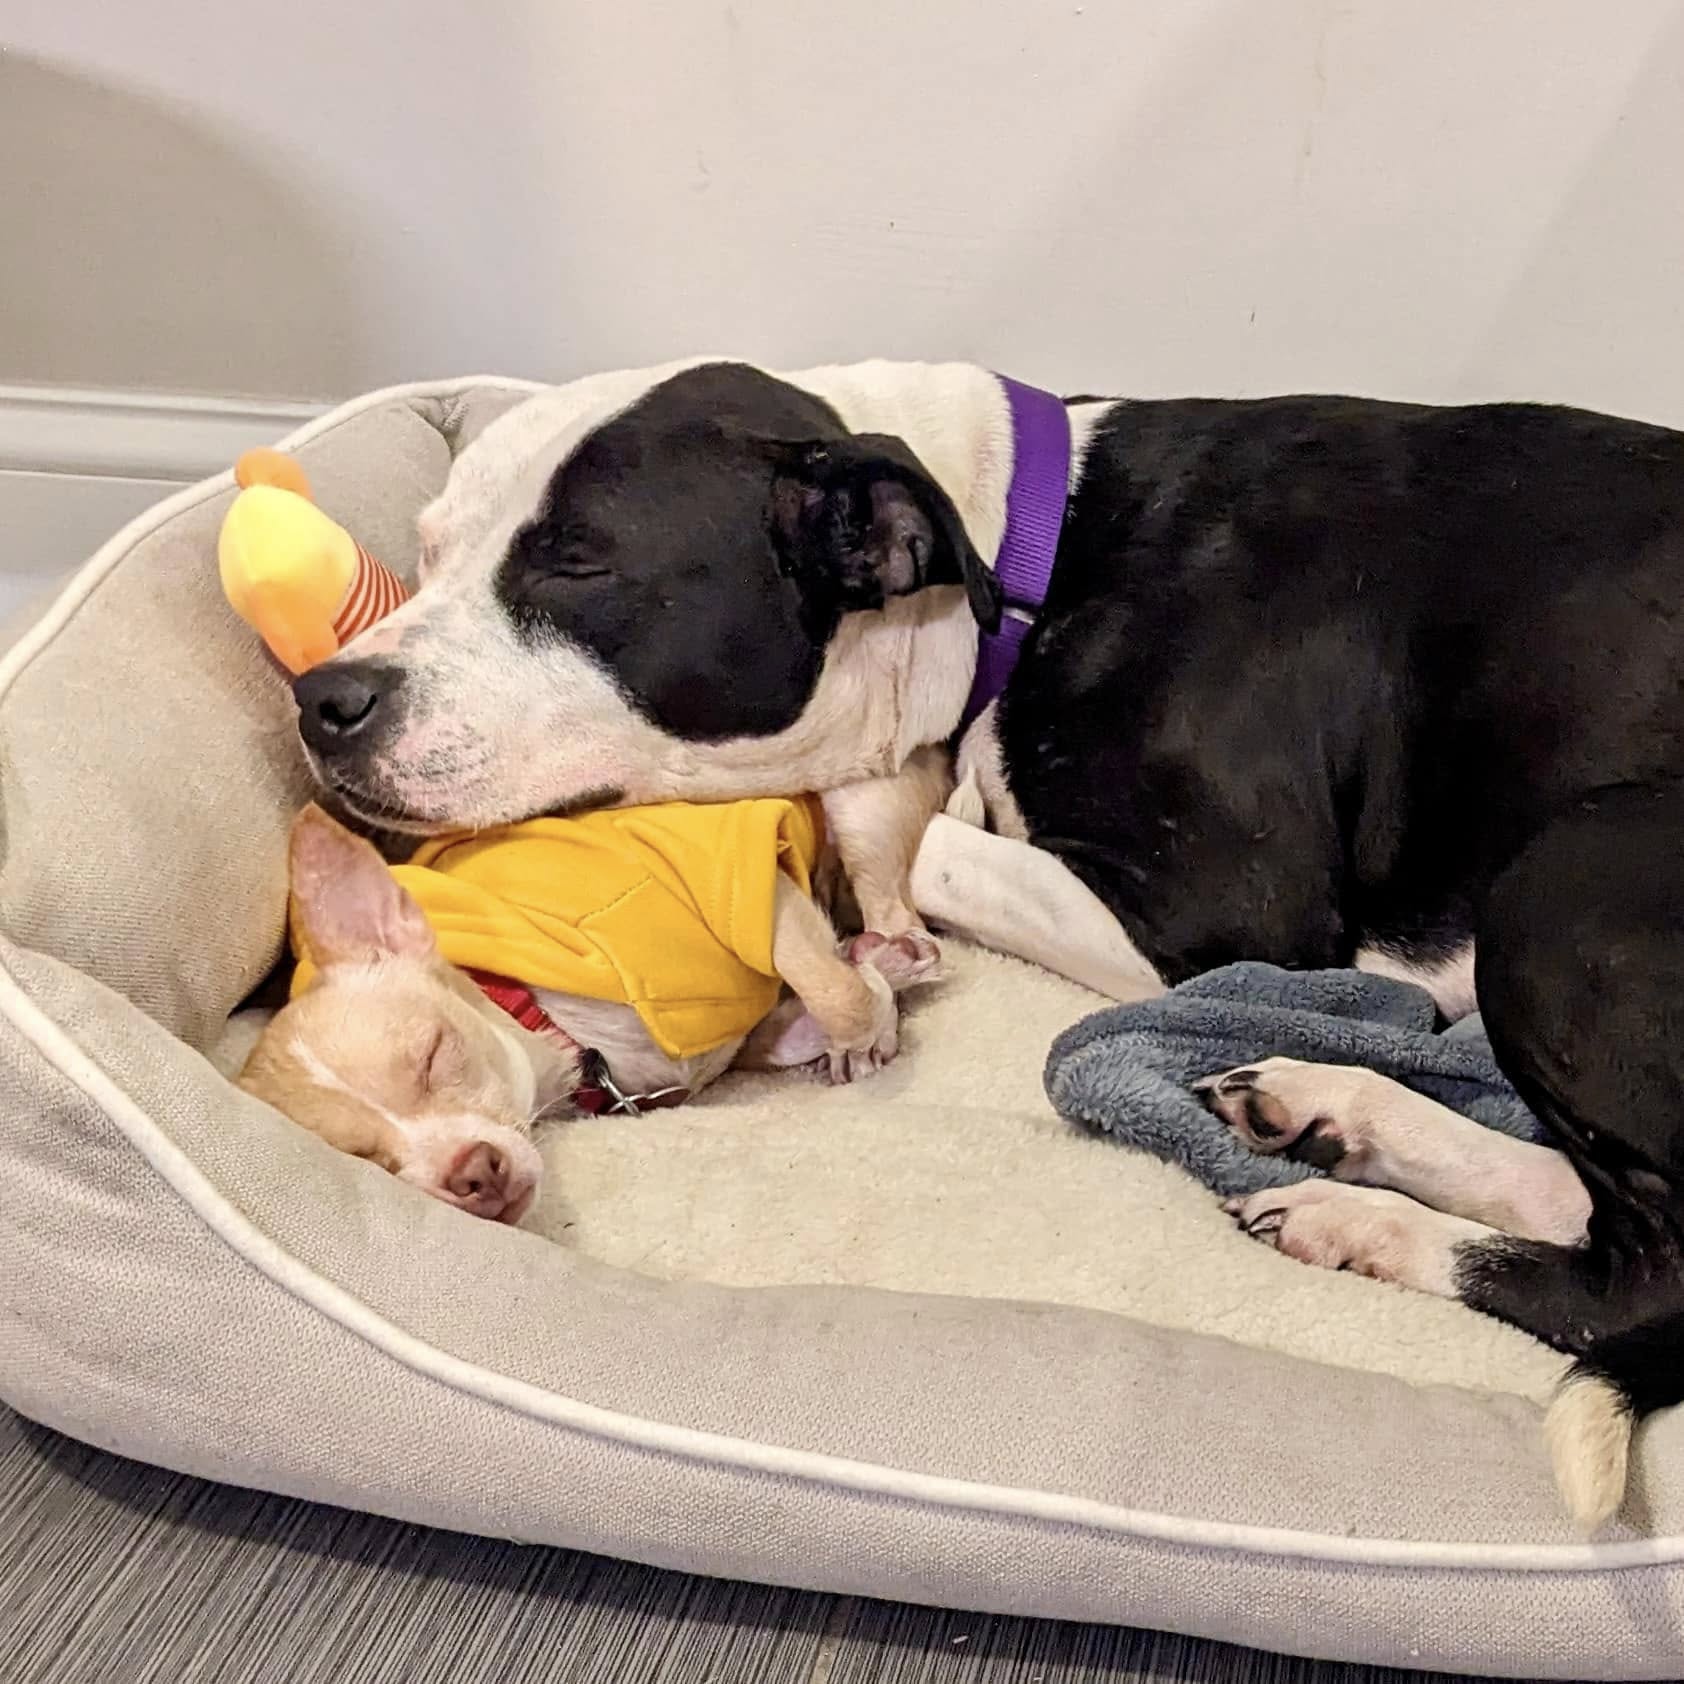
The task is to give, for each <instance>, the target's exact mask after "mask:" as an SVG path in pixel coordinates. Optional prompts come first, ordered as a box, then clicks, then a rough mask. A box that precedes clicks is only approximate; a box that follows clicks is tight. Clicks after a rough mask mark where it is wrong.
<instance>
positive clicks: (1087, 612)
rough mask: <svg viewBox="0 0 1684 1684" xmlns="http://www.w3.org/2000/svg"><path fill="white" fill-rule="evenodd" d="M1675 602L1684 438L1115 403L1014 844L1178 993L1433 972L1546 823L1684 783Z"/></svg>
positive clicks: (1060, 601)
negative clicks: (1076, 877) (1237, 977)
mask: <svg viewBox="0 0 1684 1684" xmlns="http://www.w3.org/2000/svg"><path fill="white" fill-rule="evenodd" d="M1680 604H1684V435H1681V434H1678V433H1673V432H1670V431H1668V430H1666V429H1663V428H1658V427H1651V426H1646V425H1643V424H1641V423H1638V422H1632V421H1623V420H1618V419H1614V418H1610V417H1605V416H1599V415H1592V414H1588V413H1585V412H1582V411H1577V410H1570V409H1560V408H1546V407H1541V406H1536V405H1524V404H1498V405H1481V406H1474V407H1469V408H1460V409H1444V408H1432V407H1426V406H1418V405H1405V404H1387V403H1377V402H1371V401H1368V400H1363V399H1353V398H1323V397H1302V398H1273V399H1265V400H1258V401H1239V402H1222V401H1206V400H1189V401H1179V400H1178V401H1165V402H1139V403H1126V404H1121V405H1119V406H1117V407H1116V408H1115V409H1113V410H1112V411H1111V412H1110V413H1109V415H1108V416H1107V417H1106V419H1105V420H1104V421H1103V422H1102V423H1101V425H1100V426H1099V427H1098V428H1097V429H1096V431H1095V433H1094V435H1093V437H1092V439H1091V441H1090V445H1089V449H1088V452H1087V456H1086V459H1085V463H1084V468H1083V474H1082V478H1081V482H1080V484H1079V486H1078V489H1077V493H1076V495H1075V497H1074V498H1073V499H1072V503H1071V507H1070V509H1069V512H1068V515H1067V520H1066V526H1065V530H1064V534H1063V536H1062V539H1061V542H1060V548H1059V561H1058V566H1057V570H1056V573H1055V575H1054V579H1053V584H1052V589H1051V593H1050V595H1049V598H1048V601H1047V604H1046V609H1045V612H1044V613H1043V615H1042V618H1041V621H1040V624H1039V626H1038V628H1037V631H1036V632H1035V634H1034V635H1033V636H1032V638H1031V640H1030V643H1029V646H1028V648H1027V650H1026V653H1025V656H1024V658H1023V660H1022V662H1021V664H1020V666H1019V669H1018V672H1017V675H1016V676H1015V677H1014V679H1013V681H1012V683H1011V685H1010V687H1009V688H1008V690H1007V692H1006V695H1005V697H1004V699H1003V701H1002V704H1001V709H1000V722H999V729H1000V735H1001V740H1002V746H1003V749H1004V761H1005V764H1006V765H1007V766H1008V767H1009V768H1010V781H1011V788H1012V792H1013V794H1014V795H1015V796H1016V797H1017V800H1018V802H1019V804H1020V806H1021V807H1022V809H1023V812H1024V816H1025V819H1026V821H1027V823H1028V825H1029V828H1030V831H1031V834H1032V835H1033V836H1034V837H1035V839H1036V840H1037V841H1038V842H1041V843H1042V844H1043V845H1046V846H1049V847H1051V848H1053V849H1054V850H1055V851H1056V852H1059V853H1061V854H1062V855H1063V856H1064V857H1065V858H1066V859H1067V860H1068V862H1069V863H1070V864H1071V865H1072V866H1073V867H1074V868H1075V869H1076V870H1077V871H1078V872H1079V874H1081V875H1082V876H1083V877H1084V878H1086V879H1087V881H1088V882H1089V883H1090V885H1092V886H1093V887H1094V888H1095V889H1096V890H1097V891H1098V892H1099V893H1100V894H1101V895H1102V897H1103V898H1105V899H1106V900H1107V901H1108V902H1109V903H1110V904H1111V905H1112V906H1113V908H1114V909H1115V910H1116V911H1117V912H1118V914H1119V916H1120V917H1121V918H1122V920H1123V922H1124V924H1125V925H1126V926H1127V928H1128V929H1129V931H1130V934H1131V935H1132V936H1133V937H1134V939H1135V940H1136V942H1137V943H1138V944H1139V945H1140V946H1141V949H1142V951H1143V952H1145V954H1146V955H1147V956H1148V957H1149V958H1151V959H1152V960H1153V961H1154V962H1156V963H1157V964H1158V965H1159V966H1160V968H1161V969H1162V970H1163V971H1164V972H1165V973H1166V974H1167V975H1168V976H1170V977H1171V978H1175V977H1179V976H1183V975H1186V974H1190V973H1191V972H1193V971H1196V970H1199V969H1202V968H1204V967H1206V966H1208V965H1210V964H1214V963H1218V962H1221V961H1223V960H1226V959H1229V958H1239V957H1253V958H1255V957H1262V958H1269V959H1275V960H1277V961H1279V962H1283V963H1289V964H1293V963H1296V964H1335V963H1348V962H1349V960H1350V959H1351V957H1352V955H1353V954H1354V953H1355V951H1356V950H1357V948H1358V946H1359V945H1361V944H1363V943H1365V942H1367V943H1380V944H1384V945H1387V946H1390V947H1392V948H1394V949H1399V950H1402V951H1405V952H1413V953H1416V954H1418V955H1420V956H1422V957H1428V958H1430V957H1433V956H1436V955H1438V954H1441V953H1443V952H1445V951H1446V950H1448V949H1450V948H1452V947H1455V946H1457V945H1460V944H1461V943H1463V942H1465V941H1466V940H1467V938H1468V937H1469V936H1470V935H1471V933H1472V927H1473V918H1474V901H1475V899H1476V898H1477V895H1478V893H1479V892H1480V890H1481V889H1482V887H1483V885H1485V884H1486V883H1488V882H1489V881H1490V880H1491V878H1492V876H1493V875H1494V874H1495V872H1496V871H1497V870H1498V869H1499V868H1500V867H1501V865H1502V864H1503V862H1504V861H1506V860H1507V859H1508V858H1510V857H1511V856H1512V855H1513V854H1514V852H1515V850H1516V849H1517V848H1518V847H1519V846H1520V845H1521V843H1522V842H1523V841H1524V840H1525V839H1526V838H1527V837H1528V836H1529V835H1531V834H1533V833H1534V832H1535V831H1536V830H1537V828H1538V827H1539V826H1540V825H1541V824H1542V823H1543V822H1544V821H1545V819H1546V818H1547V817H1548V815H1549V814H1551V813H1552V812H1554V811H1556V810H1558V809H1559V808H1560V807H1561V806H1563V805H1564V804H1567V803H1570V802H1571V801H1572V800H1574V799H1575V798H1576V797H1577V796H1578V795H1579V794H1580V793H1582V792H1584V791H1587V790H1590V789H1593V788H1596V787H1598V786H1600V785H1603V784H1607V783H1612V782H1626V781H1647V780H1652V779H1656V778H1661V777H1667V776H1671V775H1674V774H1676V773H1678V772H1679V771H1680V770H1684V738H1681V733H1684V626H1680V623H1679V619H1678V614H1679V606H1680ZM1073 786H1075V787H1074V788H1073Z"/></svg>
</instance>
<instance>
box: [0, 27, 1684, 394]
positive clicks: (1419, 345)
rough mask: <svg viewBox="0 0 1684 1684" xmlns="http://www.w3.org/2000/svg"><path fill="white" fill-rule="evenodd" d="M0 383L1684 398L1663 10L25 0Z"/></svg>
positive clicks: (1681, 68) (8, 151) (1676, 88)
mask: <svg viewBox="0 0 1684 1684" xmlns="http://www.w3.org/2000/svg"><path fill="white" fill-rule="evenodd" d="M0 36H3V37H4V39H5V40H6V41H7V42H8V43H9V44H10V46H11V49H12V50H11V51H9V52H7V53H5V54H4V55H0V158H3V159H4V160H5V164H4V168H3V169H0V240H3V241H4V242H5V250H4V254H3V257H0V381H3V380H8V379H25V380H33V381H47V382H70V383H76V384H82V385H90V384H91V385H127V386H158V387H167V388H178V389H193V390H201V391H213V392H220V391H236V392H243V393H247V394H254V395H264V394H274V395H287V396H297V397H332V396H338V395H341V394H344V393H348V392H351V391H353V390H356V389H358V388H361V387H365V386H368V385H371V384H374V383H377V382H385V381H391V380H398V379H408V378H414V377H418V376H422V375H427V374H432V373H454V372H462V371H471V370H499V371H512V372H519V373H524V374H533V375H540V376H554V377H561V376H566V375H570V374H573V373H576V372H580V371H583V370H586V369H589V368H594V367H599V366H608V365H616V364H622V363H628V362H641V361H647V360H652V359H655V358H658V357H662V356H665V355H667V354H669V353H676V352H680V351H688V350H701V349H721V350H729V351H737V352H741V353H743V354H746V355H750V356H753V357H757V358H760V359H764V360H769V361H772V362H774V363H778V362H783V363H797V362H803V361H809V360H813V359H817V358H827V357H847V356H856V355H866V354H872V353H882V354H888V355H905V356H919V357H937V356H966V357H974V358H978V359H982V360H987V361H990V362H992V363H994V364H995V365H997V366H1003V367H1006V368H1009V369H1010V370H1012V371H1013V372H1016V373H1019V374H1021V375H1023V376H1025V377H1027V378H1030V379H1037V380H1040V381H1044V382H1047V383H1050V384H1055V385H1061V386H1064V387H1066V388H1099V389H1102V390H1123V391H1130V392H1137V393H1153V392H1164V391H1204V392H1212V393H1223V392H1246V391H1263V390H1278V389H1282V388H1305V387H1322V388H1328V387H1339V388H1345V389H1359V390H1365V391H1371V392H1378V393H1385V394H1390V395H1397V396H1421V397H1429V398H1454V397H1463V396H1479V397H1483V396H1492V395H1526V396H1537V397H1545V398H1555V399H1562V400H1570V401H1577V402H1582V403H1587V404H1593V405H1599V406H1602V407H1606V408H1609V409H1614V410H1621V411H1625V412H1628V413H1632V414H1639V415H1646V416H1650V417H1654V418H1657V419H1664V420H1671V421H1673V422H1677V423H1680V424H1684V195H1681V191H1680V169H1681V166H1684V4H1680V3H1679V0H1619V3H1617V4H1601V5H1591V4H1587V3H1585V0H1409V3H1407V4H1397V3H1382V0H1368V3H1366V4H1336V3H1334V0H1156V3H1154V0H1085V3H1081V4H1071V3H1067V0H1061V3H1056V4H1054V3H1048V0H1022V3H1016V4H1005V3H999V0H969V3H966V0H714V3H710V4H701V3H692V0H666V3H665V4H660V3H654V0H595V3H587V0H288V4H287V5H285V6H283V7H276V6H273V5H264V6H258V5H254V4H252V3H251V0H221V3H219V4H197V3H194V0H133V3H130V4H127V5H121V4H117V3H115V0H6V5H5V9H4V17H3V20H0Z"/></svg>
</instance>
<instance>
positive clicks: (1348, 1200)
mask: <svg viewBox="0 0 1684 1684" xmlns="http://www.w3.org/2000/svg"><path fill="white" fill-rule="evenodd" d="M1222 1208H1223V1209H1224V1210H1226V1211H1227V1212H1228V1213H1229V1214H1230V1215H1231V1216H1233V1217H1234V1219H1235V1220H1236V1221H1237V1222H1238V1223H1239V1225H1240V1227H1241V1229H1242V1230H1243V1231H1244V1232H1245V1233H1247V1234H1249V1235H1250V1236H1251V1238H1252V1239H1254V1240H1258V1241H1260V1242H1261V1243H1262V1244H1264V1245H1267V1246H1272V1247H1273V1248H1274V1249H1275V1250H1276V1251H1278V1252H1281V1253H1282V1254H1283V1255H1284V1256H1287V1257H1293V1258H1296V1259H1297V1260H1298V1261H1299V1262H1300V1263H1308V1264H1310V1265H1312V1266H1313V1267H1314V1268H1318V1269H1348V1270H1350V1271H1351V1272H1352V1273H1353V1274H1358V1275H1367V1276H1368V1277H1369V1278H1370V1279H1371V1280H1377V1281H1394V1282H1396V1283H1397V1284H1398V1285H1399V1286H1409V1287H1413V1288H1415V1290H1416V1291H1417V1292H1432V1293H1437V1294H1438V1295H1440V1296H1441V1297H1447V1298H1449V1297H1454V1296H1455V1262H1456V1248H1457V1247H1458V1246H1459V1245H1460V1244H1461V1243H1463V1242H1464V1241H1467V1240H1473V1239H1478V1238H1480V1237H1482V1235H1483V1234H1484V1230H1483V1229H1481V1228H1480V1227H1479V1226H1478V1225H1477V1224H1476V1223H1472V1222H1465V1221H1463V1220H1462V1218H1461V1217H1458V1216H1447V1215H1445V1214H1444V1213H1443V1212H1442V1211H1436V1210H1429V1209H1428V1208H1427V1207H1426V1206H1425V1205H1422V1204H1417V1203H1416V1202H1415V1201H1414V1200H1413V1199H1410V1198H1406V1197H1405V1196H1404V1195H1403V1194H1402V1193H1394V1192H1392V1191H1391V1190H1390V1189H1388V1188H1383V1187H1352V1186H1349V1185H1348V1184H1346V1183H1344V1182H1339V1181H1323V1180H1313V1181H1301V1182H1299V1183H1298V1184H1297V1185H1296V1186H1294V1187H1269V1188H1265V1189H1264V1191H1262V1192H1261V1193H1251V1194H1248V1195H1247V1196H1246V1197H1245V1198H1242V1199H1229V1200H1227V1201H1225V1202H1224V1204H1223V1207H1222Z"/></svg>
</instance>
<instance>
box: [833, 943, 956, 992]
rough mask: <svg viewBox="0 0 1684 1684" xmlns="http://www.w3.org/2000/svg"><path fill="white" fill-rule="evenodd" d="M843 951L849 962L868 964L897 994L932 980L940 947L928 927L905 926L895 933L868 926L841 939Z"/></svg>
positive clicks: (938, 967) (936, 974)
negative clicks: (885, 933)
mask: <svg viewBox="0 0 1684 1684" xmlns="http://www.w3.org/2000/svg"><path fill="white" fill-rule="evenodd" d="M843 953H844V954H845V955H846V957H847V960H848V963H849V964H851V965H858V966H861V967H862V968H863V967H865V966H870V967H871V969H872V970H874V971H876V972H877V973H878V974H879V975H880V976H881V977H882V978H883V979H884V981H886V982H887V983H888V985H889V986H890V988H892V989H893V990H894V991H895V992H896V993H897V994H898V993H899V992H900V991H901V990H902V989H903V988H915V987H916V986H917V985H918V984H919V983H921V982H932V981H934V980H935V978H936V977H937V976H938V975H939V974H940V972H941V949H940V948H939V947H937V946H936V943H935V938H934V937H933V936H931V935H930V933H929V932H928V931H927V930H905V931H903V932H902V933H901V934H900V935H897V936H886V935H883V934H882V933H881V932H880V931H877V930H867V931H865V933H864V934H863V935H857V936H854V937H852V938H850V939H849V940H848V941H847V942H846V943H844V945H843Z"/></svg>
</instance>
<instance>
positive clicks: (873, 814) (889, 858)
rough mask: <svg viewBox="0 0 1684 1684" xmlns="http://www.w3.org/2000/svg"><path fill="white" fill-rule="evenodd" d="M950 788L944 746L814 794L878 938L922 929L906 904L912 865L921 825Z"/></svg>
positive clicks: (868, 924) (909, 898) (939, 806)
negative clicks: (888, 772)
mask: <svg viewBox="0 0 1684 1684" xmlns="http://www.w3.org/2000/svg"><path fill="white" fill-rule="evenodd" d="M952 788H953V769H952V765H951V762H950V760H949V757H948V754H947V751H946V750H945V749H943V748H941V747H939V746H938V745H935V744H930V745H927V746H926V747H924V748H920V749H915V750H914V751H913V752H912V754H911V755H909V756H908V757H907V760H906V762H905V764H904V765H903V766H902V767H901V769H900V770H899V771H898V772H897V773H895V774H894V776H893V777H888V778H870V779H867V780H866V781H865V782H864V783H857V784H847V785H845V786H843V787H842V788H841V789H832V790H827V791H825V793H824V795H823V796H822V797H821V799H822V800H823V802H824V816H825V823H826V824H827V825H828V826H829V827H830V834H831V837H832V839H833V840H834V841H835V844H836V852H837V854H838V855H839V856H840V858H841V861H842V869H843V871H844V872H846V874H847V877H848V882H849V884H850V885H851V887H852V889H853V892H854V900H855V902H856V903H857V904H858V906H859V909H860V921H861V923H862V925H863V926H864V927H865V928H866V929H867V930H875V931H877V932H878V933H879V934H880V935H885V936H901V935H907V934H912V935H915V936H923V935H924V934H925V931H924V921H923V919H922V918H920V917H919V916H918V913H917V911H916V910H915V909H914V907H913V904H912V862H913V861H914V860H915V859H916V858H917V857H918V844H919V842H920V840H921V839H922V838H923V835H924V827H925V826H926V825H928V824H929V822H930V820H931V819H932V818H934V817H935V815H936V814H937V813H939V812H940V811H941V810H942V807H943V806H944V805H945V804H946V801H947V797H948V795H949V794H950V793H951V791H952Z"/></svg>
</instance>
